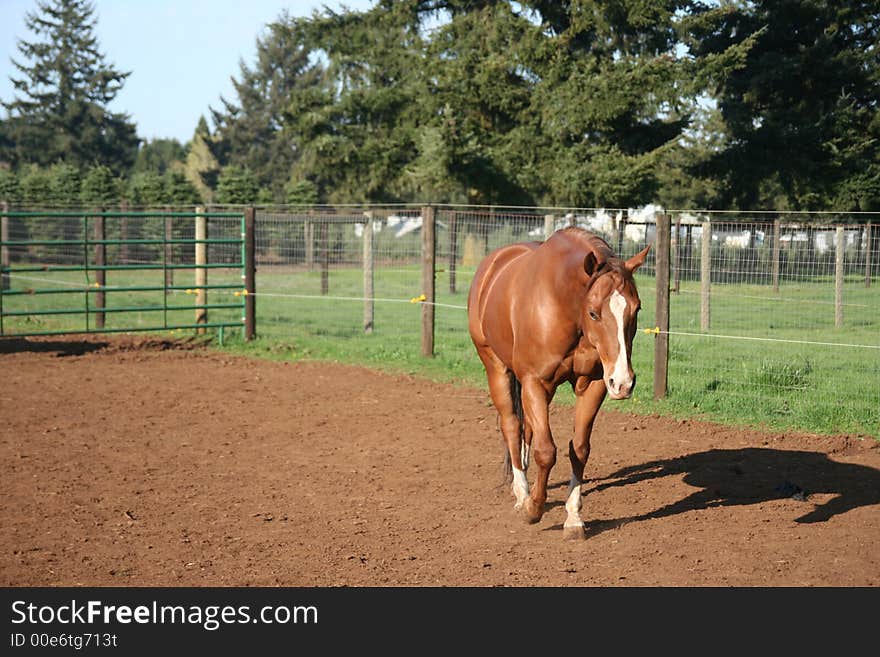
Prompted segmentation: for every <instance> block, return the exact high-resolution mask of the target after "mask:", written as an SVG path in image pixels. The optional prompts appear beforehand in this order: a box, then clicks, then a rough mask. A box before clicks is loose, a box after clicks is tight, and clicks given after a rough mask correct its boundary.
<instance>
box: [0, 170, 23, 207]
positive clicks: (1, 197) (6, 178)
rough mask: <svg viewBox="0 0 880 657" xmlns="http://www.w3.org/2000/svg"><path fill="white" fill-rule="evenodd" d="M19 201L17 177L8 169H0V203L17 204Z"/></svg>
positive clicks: (19, 188) (19, 187)
mask: <svg viewBox="0 0 880 657" xmlns="http://www.w3.org/2000/svg"><path fill="white" fill-rule="evenodd" d="M20 200H21V185H20V184H19V182H18V176H16V175H15V173H14V172H13V171H10V170H9V169H6V168H2V167H0V203H2V202H5V203H10V204H12V203H18V202H19V201H20Z"/></svg>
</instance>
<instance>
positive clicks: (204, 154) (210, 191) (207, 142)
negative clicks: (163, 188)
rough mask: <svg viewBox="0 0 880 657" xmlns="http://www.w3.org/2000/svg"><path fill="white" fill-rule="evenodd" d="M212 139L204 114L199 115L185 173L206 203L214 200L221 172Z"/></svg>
mask: <svg viewBox="0 0 880 657" xmlns="http://www.w3.org/2000/svg"><path fill="white" fill-rule="evenodd" d="M212 141H213V138H212V136H211V131H210V130H209V129H208V122H207V121H206V120H205V117H204V116H202V117H199V123H198V125H197V126H196V131H195V134H193V138H192V140H191V141H190V142H189V148H188V152H187V155H186V164H185V165H184V173H185V174H186V178H187V180H189V182H190V183H191V184H192V186H193V187H195V188H196V190H197V191H198V193H199V197H200V198H201V200H202V201H203V202H205V203H211V202H212V201H213V200H214V189H215V188H216V186H217V176H218V175H219V173H220V164H219V163H218V162H217V158H216V157H214V153H213V151H212V149H211V145H212Z"/></svg>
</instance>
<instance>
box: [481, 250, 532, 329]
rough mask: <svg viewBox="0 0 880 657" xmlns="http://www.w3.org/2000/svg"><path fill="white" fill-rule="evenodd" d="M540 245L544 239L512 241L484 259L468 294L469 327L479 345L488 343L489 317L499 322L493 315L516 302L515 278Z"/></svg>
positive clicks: (495, 322)
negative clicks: (513, 295)
mask: <svg viewBox="0 0 880 657" xmlns="http://www.w3.org/2000/svg"><path fill="white" fill-rule="evenodd" d="M539 246H541V242H519V243H517V244H509V245H507V246H502V247H501V248H499V249H496V250H495V251H492V252H491V253H490V254H489V255H487V256H486V257H485V258H483V260H482V262H480V264H479V266H478V267H477V271H476V272H475V274H474V280H473V282H472V283H471V289H470V292H469V294H468V327H469V329H470V333H471V337H472V338H473V340H474V344H476V345H477V346H480V345H481V344H484V343H486V335H485V329H486V325H485V322H486V320H487V319H489V320H490V324H498V321H497V317H496V318H495V320H496V321H494V322H493V321H492V316H493V315H496V316H497V315H498V312H499V309H501V308H509V307H510V305H511V304H512V303H513V302H514V299H513V297H512V292H513V289H514V288H513V286H512V283H513V280H514V279H515V277H516V275H517V273H518V272H519V271H520V270H521V268H522V265H523V264H524V261H525V259H526V258H527V256H529V255H530V254H532V253H534V252H535V251H536V250H537V248H538V247H539Z"/></svg>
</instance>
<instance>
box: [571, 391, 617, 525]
mask: <svg viewBox="0 0 880 657" xmlns="http://www.w3.org/2000/svg"><path fill="white" fill-rule="evenodd" d="M574 390H575V395H576V399H577V401H576V402H575V407H574V439H573V440H572V441H571V442H570V443H569V444H568V458H569V460H570V461H571V481H570V482H569V484H568V497H567V499H566V502H565V511H566V516H565V524H564V525H563V529H562V533H563V537H564V538H566V539H574V540H577V539H582V538H584V537H585V534H584V522H583V520H581V508H582V502H581V484H583V483H584V467H585V466H586V465H587V459H588V458H589V457H590V434H591V433H592V432H593V420H595V419H596V413H598V412H599V407H600V406H601V405H602V402H603V401H604V400H605V393H606V390H607V389H606V387H605V381H604V380H602V379H596V380H593V381H590V380H589V379H587V378H586V377H580V378H579V379H578V380H577V382H576V383H575V387H574Z"/></svg>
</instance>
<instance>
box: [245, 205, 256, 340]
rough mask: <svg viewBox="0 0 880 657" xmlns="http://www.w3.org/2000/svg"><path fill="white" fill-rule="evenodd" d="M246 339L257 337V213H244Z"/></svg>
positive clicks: (251, 210)
mask: <svg viewBox="0 0 880 657" xmlns="http://www.w3.org/2000/svg"><path fill="white" fill-rule="evenodd" d="M243 237H244V289H245V291H246V292H247V294H246V295H245V298H244V339H245V340H253V339H254V338H255V337H257V298H256V296H254V295H255V294H256V292H257V211H256V209H254V208H253V207H249V208H246V209H245V211H244V235H243Z"/></svg>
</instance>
